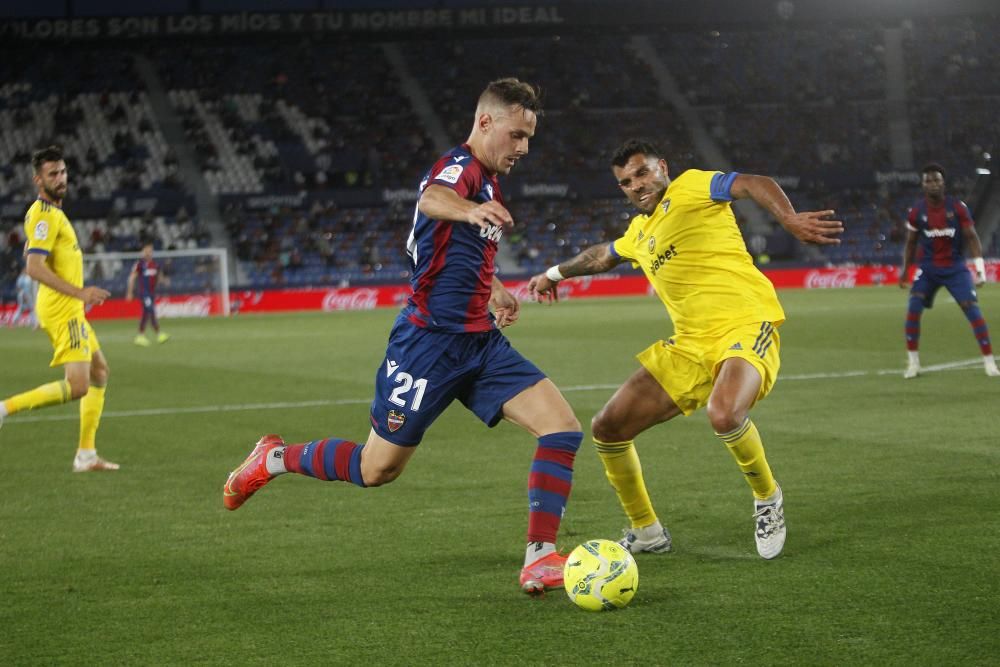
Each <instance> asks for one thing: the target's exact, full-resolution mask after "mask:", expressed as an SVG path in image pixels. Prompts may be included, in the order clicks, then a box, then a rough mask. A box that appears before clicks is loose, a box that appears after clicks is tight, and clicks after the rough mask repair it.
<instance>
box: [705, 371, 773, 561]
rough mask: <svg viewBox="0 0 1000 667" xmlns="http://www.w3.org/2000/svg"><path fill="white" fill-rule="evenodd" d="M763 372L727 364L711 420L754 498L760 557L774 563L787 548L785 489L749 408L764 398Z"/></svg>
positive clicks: (718, 381)
mask: <svg viewBox="0 0 1000 667" xmlns="http://www.w3.org/2000/svg"><path fill="white" fill-rule="evenodd" d="M762 382H763V379H762V377H761V372H760V370H758V369H757V368H756V367H755V366H754V365H752V364H751V363H750V362H749V361H747V360H746V359H743V358H740V357H731V358H728V359H725V360H724V361H723V362H722V364H721V367H720V370H719V373H718V375H717V377H716V380H715V385H714V387H713V389H712V393H711V395H710V396H709V399H708V408H707V409H708V419H709V421H710V422H711V424H712V428H714V429H715V434H716V435H717V436H718V437H719V439H720V440H722V441H723V442H724V443H725V445H726V447H727V448H728V449H729V452H730V453H731V454H732V455H733V458H734V459H735V460H736V464H737V465H738V466H739V468H740V470H741V471H742V472H743V475H744V479H746V481H747V484H749V485H750V488H751V489H752V491H753V495H754V531H755V532H754V535H755V541H756V543H757V552H758V553H759V554H760V556H761V557H762V558H766V559H771V558H774V557H776V556H777V555H778V554H780V553H781V550H782V548H783V547H784V544H785V515H784V502H783V499H782V495H781V489H780V488H779V487H778V484H777V482H775V480H774V475H773V474H772V473H771V468H770V466H769V465H768V463H767V458H766V457H765V456H764V445H763V443H762V442H761V438H760V433H758V431H757V427H756V426H755V425H754V423H753V422H752V421H751V420H750V417H749V414H748V413H749V411H750V407H751V406H752V405H753V404H754V402H756V400H757V397H758V396H759V395H760V390H761V384H762Z"/></svg>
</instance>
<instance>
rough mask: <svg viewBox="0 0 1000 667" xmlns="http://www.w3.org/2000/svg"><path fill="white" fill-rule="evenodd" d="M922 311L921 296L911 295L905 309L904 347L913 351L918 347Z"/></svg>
mask: <svg viewBox="0 0 1000 667" xmlns="http://www.w3.org/2000/svg"><path fill="white" fill-rule="evenodd" d="M923 312H924V300H923V298H922V297H916V296H911V297H910V303H909V307H908V308H907V309H906V328H905V332H906V349H907V350H909V351H911V352H915V351H916V350H917V349H918V348H919V347H920V315H921V314H923Z"/></svg>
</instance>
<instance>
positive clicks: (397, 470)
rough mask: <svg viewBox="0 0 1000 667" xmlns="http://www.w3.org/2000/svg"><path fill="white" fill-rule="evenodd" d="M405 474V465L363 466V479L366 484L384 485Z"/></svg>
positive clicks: (368, 485)
mask: <svg viewBox="0 0 1000 667" xmlns="http://www.w3.org/2000/svg"><path fill="white" fill-rule="evenodd" d="M402 474H403V466H372V467H370V468H368V469H366V468H365V467H364V466H361V479H362V480H364V483H365V486H367V487H372V486H383V485H385V484H388V483H389V482H391V481H393V480H395V479H396V478H397V477H399V476H400V475H402Z"/></svg>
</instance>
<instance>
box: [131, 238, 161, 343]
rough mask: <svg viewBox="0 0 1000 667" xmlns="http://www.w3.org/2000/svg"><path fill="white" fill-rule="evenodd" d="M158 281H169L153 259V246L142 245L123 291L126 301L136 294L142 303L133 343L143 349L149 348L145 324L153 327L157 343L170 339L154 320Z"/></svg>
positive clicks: (150, 244)
mask: <svg viewBox="0 0 1000 667" xmlns="http://www.w3.org/2000/svg"><path fill="white" fill-rule="evenodd" d="M158 281H161V282H163V284H164V285H166V284H168V283H169V281H170V279H169V278H167V277H166V276H165V275H163V273H161V271H160V266H159V265H158V264H157V263H156V260H154V259H153V244H152V243H146V244H143V246H142V257H141V258H139V260H138V261H136V263H135V266H133V267H132V272H131V273H130V274H129V276H128V287H127V288H126V291H125V298H126V299H127V300H129V301H131V300H132V297H133V295H135V294H138V295H139V300H140V301H141V302H142V319H140V320H139V333H137V334H136V336H135V340H134V341H133V342H134V343H135V344H136V345H141V346H143V347H149V339H148V338H146V323H147V322H149V323H150V324H152V325H153V331H155V332H156V342H157V343H165V342H167V339H168V338H170V334H168V333H166V332H164V331H160V323H159V321H158V320H157V319H156V283H157V282H158ZM136 288H138V289H136Z"/></svg>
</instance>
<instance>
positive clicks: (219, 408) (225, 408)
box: [11, 359, 982, 424]
mask: <svg viewBox="0 0 1000 667" xmlns="http://www.w3.org/2000/svg"><path fill="white" fill-rule="evenodd" d="M980 363H982V361H981V360H980V359H966V360H964V361H952V362H948V363H944V364H934V365H933V366H923V367H921V369H920V371H921V373H940V372H945V371H958V370H966V369H967V368H971V367H973V366H975V365H976V364H980ZM865 375H902V371H901V370H899V369H898V368H883V369H879V370H874V371H842V372H839V373H805V374H801V375H782V376H780V377H779V378H778V379H779V381H781V382H796V381H802V380H837V379H842V378H853V377H861V376H865ZM619 386H620V385H617V384H581V385H575V386H572V387H562V388H561V390H562V391H563V392H578V391H597V390H602V391H607V390H611V389H617V388H618V387H619ZM369 403H371V399H370V398H341V399H335V400H316V401H295V402H285V403H244V404H234V405H196V406H190V407H175V408H146V409H143V410H110V411H108V412H105V413H104V414H102V415H101V419H113V418H116V417H158V416H165V415H185V414H204V413H209V412H247V411H250V410H287V409H297V408H325V407H331V406H337V405H367V404H369ZM76 419H79V415H75V414H72V415H37V416H24V417H21V416H15V417H13V418H12V419H11V423H21V424H27V423H29V422H57V421H75V420H76Z"/></svg>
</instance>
